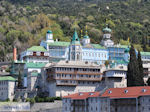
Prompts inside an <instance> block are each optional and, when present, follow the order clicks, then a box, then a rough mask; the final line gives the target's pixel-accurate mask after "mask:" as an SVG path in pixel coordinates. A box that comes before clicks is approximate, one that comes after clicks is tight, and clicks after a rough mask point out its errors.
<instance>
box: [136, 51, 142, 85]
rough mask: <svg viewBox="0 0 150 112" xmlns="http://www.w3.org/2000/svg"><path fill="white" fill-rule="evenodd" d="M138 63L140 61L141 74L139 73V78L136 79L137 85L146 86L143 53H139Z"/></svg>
mask: <svg viewBox="0 0 150 112" xmlns="http://www.w3.org/2000/svg"><path fill="white" fill-rule="evenodd" d="M137 61H138V67H139V73H138V76H137V77H136V79H137V83H138V85H140V86H144V80H143V77H144V70H143V62H142V60H141V53H140V51H138V59H137Z"/></svg>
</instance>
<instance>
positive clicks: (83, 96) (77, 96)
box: [63, 92, 100, 99]
mask: <svg viewBox="0 0 150 112" xmlns="http://www.w3.org/2000/svg"><path fill="white" fill-rule="evenodd" d="M99 95H100V92H79V93H75V94H71V95H68V96H64V97H63V98H71V99H87V98H88V97H98V96H99Z"/></svg>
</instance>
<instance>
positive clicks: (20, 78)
mask: <svg viewBox="0 0 150 112" xmlns="http://www.w3.org/2000/svg"><path fill="white" fill-rule="evenodd" d="M22 87H23V85H22V77H21V73H20V71H19V74H18V88H22Z"/></svg>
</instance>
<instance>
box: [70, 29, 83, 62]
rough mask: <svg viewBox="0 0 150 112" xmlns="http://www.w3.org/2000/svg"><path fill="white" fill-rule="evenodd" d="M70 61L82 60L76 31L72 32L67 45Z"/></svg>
mask: <svg viewBox="0 0 150 112" xmlns="http://www.w3.org/2000/svg"><path fill="white" fill-rule="evenodd" d="M68 60H70V61H81V60H82V46H81V44H80V40H79V37H78V34H77V32H76V30H75V31H74V34H73V37H72V40H71V42H70V45H69V59H68Z"/></svg>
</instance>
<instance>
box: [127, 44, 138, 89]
mask: <svg viewBox="0 0 150 112" xmlns="http://www.w3.org/2000/svg"><path fill="white" fill-rule="evenodd" d="M129 53H130V62H129V64H128V71H127V86H128V87H130V86H136V82H135V77H136V76H137V71H139V67H138V65H137V59H136V54H135V49H134V47H133V45H131V48H130V51H129Z"/></svg>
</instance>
